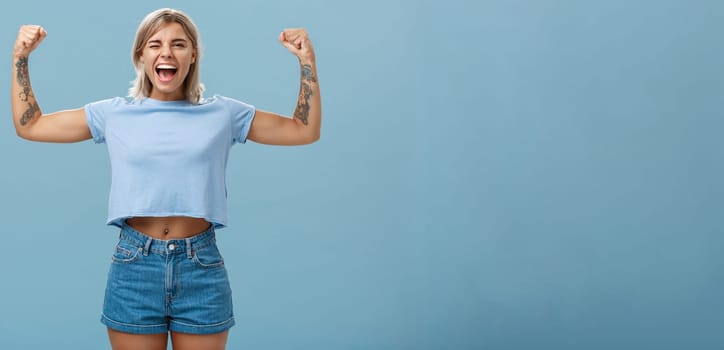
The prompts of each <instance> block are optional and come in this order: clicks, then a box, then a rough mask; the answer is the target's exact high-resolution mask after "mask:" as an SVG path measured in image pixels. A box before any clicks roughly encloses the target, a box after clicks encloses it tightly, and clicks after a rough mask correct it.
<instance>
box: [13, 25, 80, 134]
mask: <svg viewBox="0 0 724 350" xmlns="http://www.w3.org/2000/svg"><path fill="white" fill-rule="evenodd" d="M46 35H47V33H46V32H45V30H44V29H43V28H42V27H40V26H36V25H25V26H22V27H20V31H19V32H18V38H17V40H16V41H15V46H14V47H13V66H12V69H13V74H12V81H11V83H10V93H11V96H10V104H11V108H12V114H13V123H14V124H15V131H16V132H17V134H18V136H20V137H22V138H24V139H28V140H33V141H45V142H76V141H83V140H87V139H89V138H91V134H90V129H89V128H88V124H87V122H86V121H85V111H84V110H83V109H82V108H80V109H75V110H68V111H61V112H56V113H52V114H48V115H43V114H42V112H41V111H40V106H39V105H38V100H37V99H36V98H35V92H33V88H32V86H31V85H30V72H29V69H28V57H29V56H30V53H31V52H32V51H33V50H35V49H36V48H37V47H38V45H39V44H40V42H41V41H43V39H45V36H46Z"/></svg>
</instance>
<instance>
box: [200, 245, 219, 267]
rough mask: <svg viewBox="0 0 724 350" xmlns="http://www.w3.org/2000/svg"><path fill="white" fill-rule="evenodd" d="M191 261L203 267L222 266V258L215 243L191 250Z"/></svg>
mask: <svg viewBox="0 0 724 350" xmlns="http://www.w3.org/2000/svg"><path fill="white" fill-rule="evenodd" d="M193 261H194V262H195V263H196V265H198V266H200V267H203V268H214V267H220V266H224V258H222V257H221V252H219V248H218V247H217V246H216V244H215V243H214V244H209V245H207V246H204V247H201V248H200V249H195V250H194V251H193Z"/></svg>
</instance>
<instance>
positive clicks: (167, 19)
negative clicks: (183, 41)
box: [128, 8, 204, 104]
mask: <svg viewBox="0 0 724 350" xmlns="http://www.w3.org/2000/svg"><path fill="white" fill-rule="evenodd" d="M174 22H175V23H178V24H180V25H181V27H183V29H184V32H186V35H187V36H188V37H189V40H191V46H192V48H193V50H195V51H196V60H195V62H194V63H191V66H190V67H189V73H188V75H187V76H186V80H185V81H184V88H185V89H186V91H185V95H186V99H187V100H189V102H191V103H193V104H198V103H199V100H200V99H201V94H202V93H203V92H204V85H203V84H201V81H200V78H199V75H200V74H199V62H200V60H201V48H200V42H199V32H198V29H197V28H196V24H194V22H193V21H192V20H191V17H189V16H188V15H187V14H185V13H184V12H183V11H181V10H176V9H171V8H162V9H159V10H156V11H153V12H151V13H149V14H148V15H146V18H144V19H143V21H141V24H140V25H139V26H138V30H137V31H136V40H135V41H134V42H133V50H132V51H131V59H132V61H133V66H134V67H135V68H136V79H135V80H133V81H131V87H130V88H129V89H128V96H129V97H132V98H134V99H137V100H140V99H142V98H144V97H148V96H149V95H150V94H151V88H153V85H152V84H151V80H149V79H148V77H147V76H146V72H145V71H144V66H143V62H142V61H141V60H140V57H141V54H142V53H143V47H144V46H145V45H146V43H147V42H148V40H149V39H150V38H151V36H153V35H154V34H156V32H157V31H158V30H159V29H160V28H161V27H162V26H163V25H165V24H168V23H174Z"/></svg>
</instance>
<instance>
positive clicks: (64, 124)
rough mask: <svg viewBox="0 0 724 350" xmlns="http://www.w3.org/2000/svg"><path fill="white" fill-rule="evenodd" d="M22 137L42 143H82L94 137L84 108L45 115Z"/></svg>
mask: <svg viewBox="0 0 724 350" xmlns="http://www.w3.org/2000/svg"><path fill="white" fill-rule="evenodd" d="M22 136H23V138H25V139H28V140H32V141H41V142H80V141H85V140H88V139H90V138H91V137H92V135H91V132H90V128H89V127H88V122H87V121H86V115H85V109H84V108H78V109H69V110H65V111H59V112H55V113H50V114H44V115H42V116H41V117H40V118H38V119H37V120H36V121H35V122H34V123H33V124H32V125H31V126H30V127H29V128H28V129H27V130H26V132H25V133H24V134H23V135H22Z"/></svg>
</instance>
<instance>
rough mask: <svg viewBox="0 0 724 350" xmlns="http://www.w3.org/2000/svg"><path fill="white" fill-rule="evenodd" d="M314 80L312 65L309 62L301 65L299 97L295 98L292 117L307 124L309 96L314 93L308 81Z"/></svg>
mask: <svg viewBox="0 0 724 350" xmlns="http://www.w3.org/2000/svg"><path fill="white" fill-rule="evenodd" d="M316 81H317V79H315V78H314V73H313V72H312V66H311V65H309V64H305V65H302V83H301V85H300V87H299V99H298V100H297V109H296V110H295V111H294V118H297V119H299V120H301V121H302V123H303V124H304V125H308V124H309V97H311V96H312V95H313V94H314V92H312V87H311V86H310V85H309V83H310V82H312V83H314V82H316Z"/></svg>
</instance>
